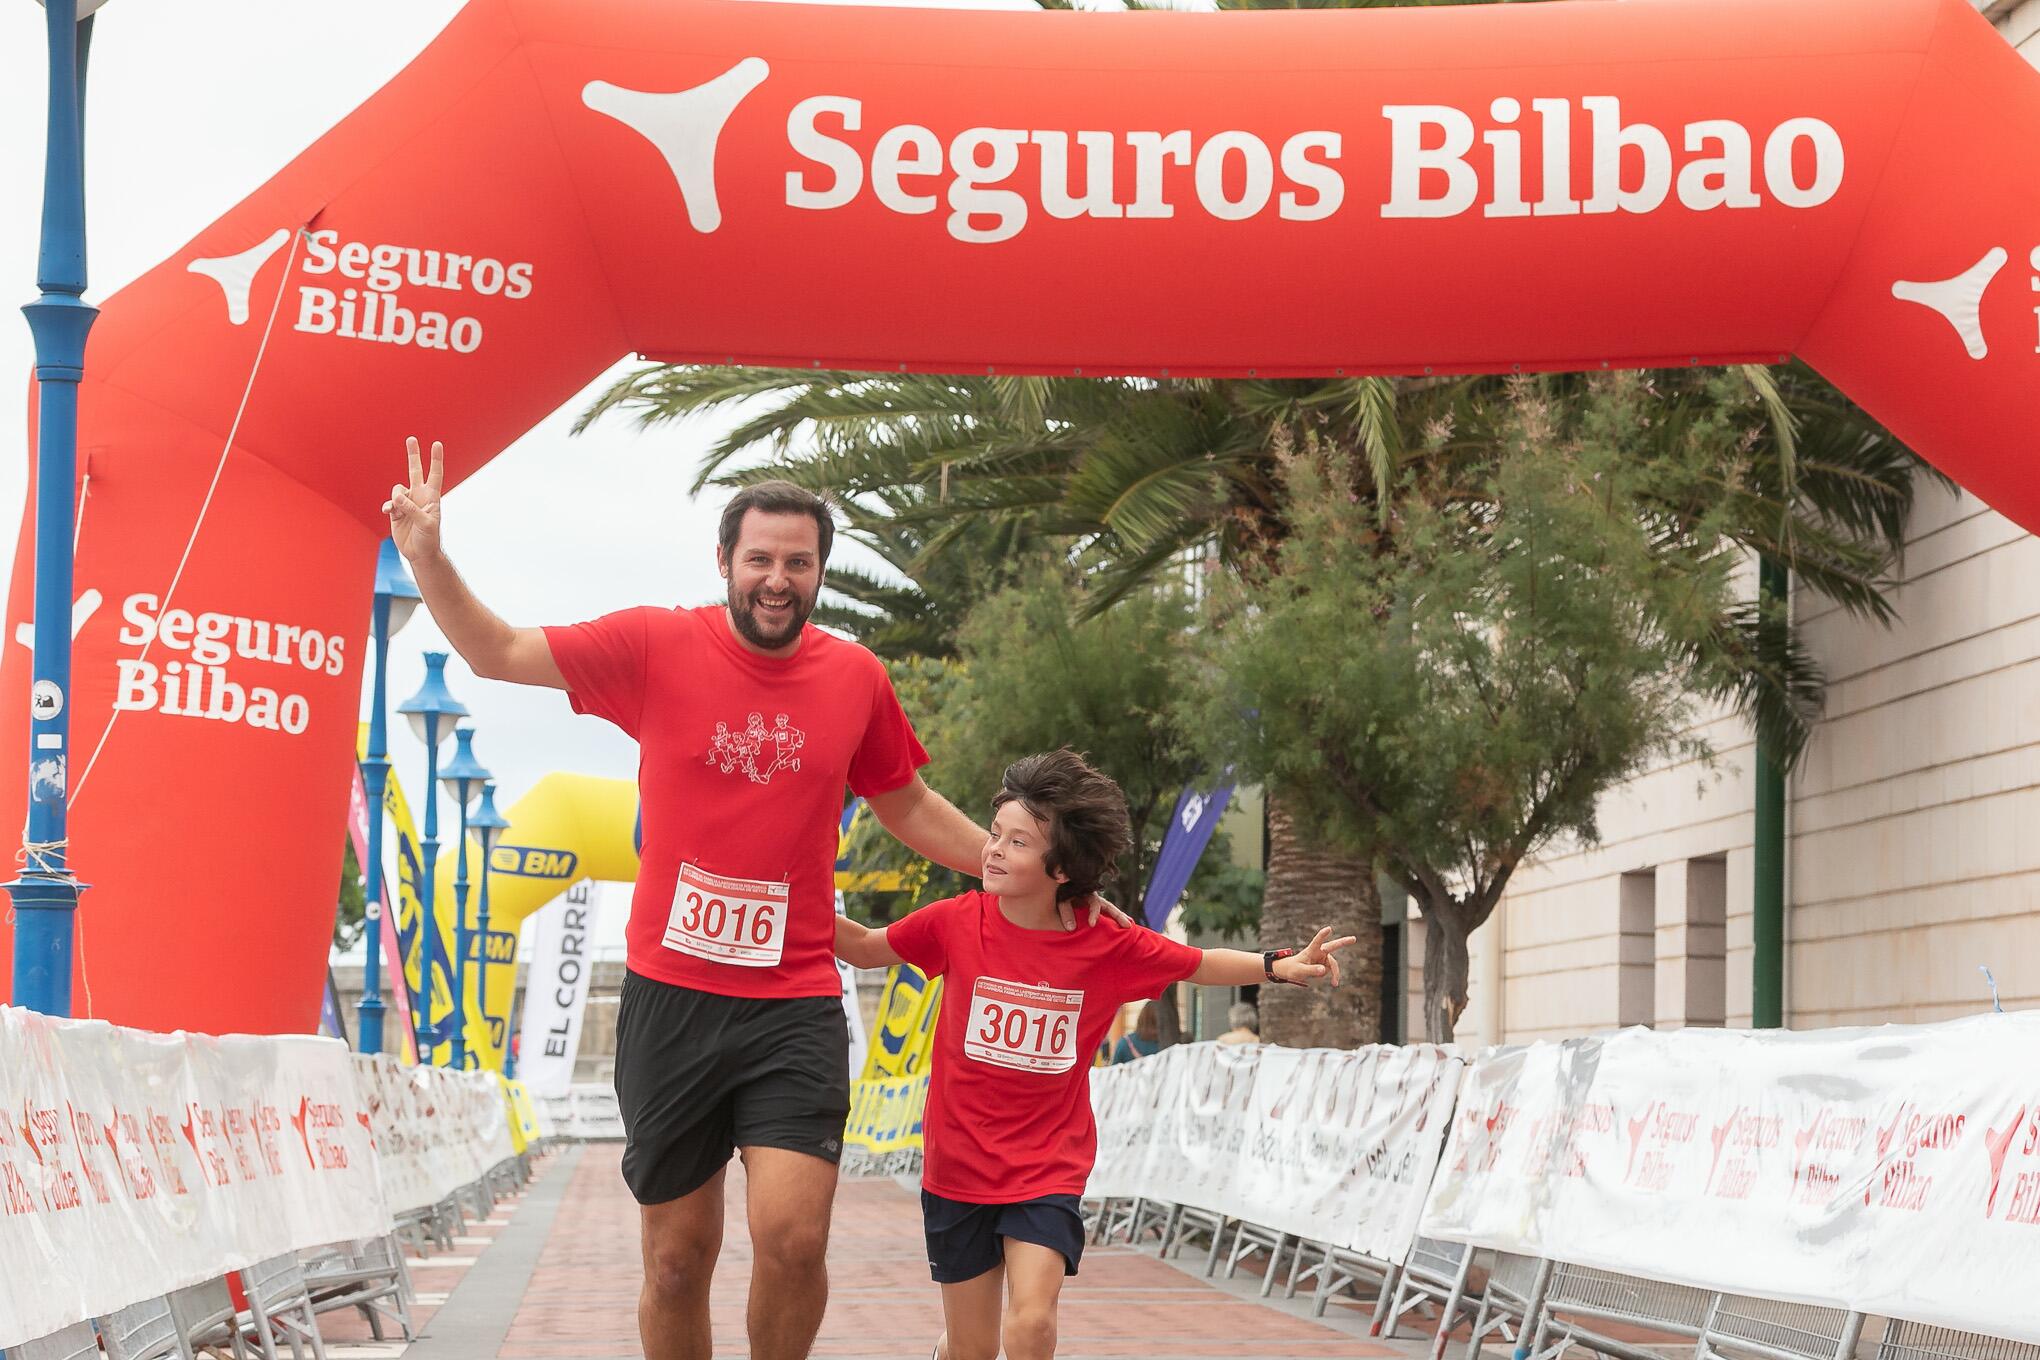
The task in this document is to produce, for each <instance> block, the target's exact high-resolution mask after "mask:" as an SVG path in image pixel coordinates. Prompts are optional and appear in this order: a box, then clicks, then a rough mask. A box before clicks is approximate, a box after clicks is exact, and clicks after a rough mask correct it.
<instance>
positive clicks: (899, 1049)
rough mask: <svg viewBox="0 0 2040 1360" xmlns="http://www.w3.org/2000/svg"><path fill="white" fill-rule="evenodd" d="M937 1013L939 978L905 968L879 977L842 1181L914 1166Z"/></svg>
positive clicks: (846, 1136)
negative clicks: (881, 985)
mask: <svg viewBox="0 0 2040 1360" xmlns="http://www.w3.org/2000/svg"><path fill="white" fill-rule="evenodd" d="M941 1010H942V979H941V978H929V977H927V976H925V975H924V974H923V973H922V972H921V971H920V970H919V969H918V968H914V967H912V966H910V965H908V964H895V965H894V966H893V968H892V970H891V971H890V972H888V973H887V974H886V979H885V990H884V992H882V993H881V994H880V996H879V1002H878V1023H877V1025H876V1026H874V1029H873V1033H872V1038H871V1047H870V1052H869V1055H868V1056H867V1057H866V1058H865V1060H864V1073H863V1075H862V1076H860V1077H859V1078H858V1079H857V1080H856V1081H853V1082H851V1083H850V1118H849V1121H848V1122H847V1124H846V1125H845V1126H844V1129H843V1145H844V1157H843V1169H844V1173H845V1174H847V1175H857V1174H867V1175H870V1174H876V1175H897V1174H899V1173H901V1172H904V1171H911V1170H913V1169H915V1168H916V1167H918V1166H919V1165H920V1161H921V1115H922V1111H923V1110H924V1109H925V1108H926V1106H927V1103H928V1060H929V1057H930V1055H931V1054H933V1052H934V1050H935V1019H936V1017H937V1016H938V1015H940V1014H941Z"/></svg>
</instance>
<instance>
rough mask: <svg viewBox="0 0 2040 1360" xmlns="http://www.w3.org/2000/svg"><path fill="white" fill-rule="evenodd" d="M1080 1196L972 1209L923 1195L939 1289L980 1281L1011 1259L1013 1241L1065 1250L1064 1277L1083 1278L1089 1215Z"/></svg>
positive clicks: (931, 1266) (1048, 1197)
mask: <svg viewBox="0 0 2040 1360" xmlns="http://www.w3.org/2000/svg"><path fill="white" fill-rule="evenodd" d="M1077 1205H1078V1200H1077V1196H1075V1195H1043V1196H1041V1197H1040V1198H1038V1199H1023V1200H1021V1201H1020V1202H1019V1203H1018V1204H967V1203H965V1202H964V1201H962V1200H958V1199H944V1198H942V1196H940V1195H934V1194H930V1193H929V1192H928V1191H926V1190H923V1191H922V1192H921V1223H922V1225H923V1227H924V1228H925V1229H926V1231H927V1234H928V1273H929V1274H930V1275H932V1276H934V1278H935V1283H937V1284H962V1283H963V1282H964V1281H965V1280H975V1279H976V1278H977V1277H978V1276H980V1275H982V1274H984V1273H985V1272H986V1271H988V1270H990V1269H991V1268H992V1267H994V1266H996V1265H998V1264H999V1263H1000V1262H1001V1261H1004V1260H1005V1259H1006V1243H1005V1241H1004V1240H1003V1239H1005V1238H1008V1237H1010V1238H1013V1239H1014V1240H1015V1241H1019V1242H1032V1243H1033V1244H1034V1245H1035V1246H1037V1247H1047V1248H1048V1249H1049V1250H1050V1251H1059V1252H1061V1253H1062V1258H1063V1274H1065V1275H1074V1274H1076V1273H1077V1262H1078V1261H1079V1260H1081V1259H1082V1257H1083V1255H1084V1215H1083V1211H1082V1210H1081V1209H1079V1208H1078V1207H1077Z"/></svg>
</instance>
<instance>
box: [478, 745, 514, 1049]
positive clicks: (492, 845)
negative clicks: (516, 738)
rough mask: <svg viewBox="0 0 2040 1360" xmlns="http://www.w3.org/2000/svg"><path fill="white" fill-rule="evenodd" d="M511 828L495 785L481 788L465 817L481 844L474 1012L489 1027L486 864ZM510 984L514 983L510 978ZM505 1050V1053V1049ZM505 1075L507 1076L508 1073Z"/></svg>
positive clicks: (491, 1039) (505, 1025)
mask: <svg viewBox="0 0 2040 1360" xmlns="http://www.w3.org/2000/svg"><path fill="white" fill-rule="evenodd" d="M509 829H510V819H509V818H508V817H505V816H504V815H503V814H502V813H500V812H498V811H496V786H495V785H494V784H484V785H482V801H481V802H479V803H477V804H476V805H475V811H474V815H473V816H471V817H469V818H468V830H470V831H472V832H474V833H475V839H476V840H477V841H480V842H481V845H482V909H481V911H480V912H479V913H478V914H477V915H476V917H475V935H476V937H477V938H479V939H480V940H481V942H482V951H481V959H480V961H479V963H478V965H477V966H478V967H479V968H480V969H481V972H482V975H481V980H480V981H479V982H477V983H476V984H475V994H476V995H477V996H479V997H480V998H481V1000H480V1004H478V1005H477V1006H476V1009H477V1010H479V1011H480V1012H481V1013H482V1025H483V1027H484V1028H487V1027H488V1025H489V963H490V959H489V869H490V864H489V861H490V860H492V859H494V858H495V857H496V846H497V844H498V843H500V842H501V841H502V839H503V833H504V832H505V831H507V830H509ZM512 981H513V982H514V981H515V978H514V976H513V979H512ZM509 1027H510V1023H509V1012H508V1010H507V1009H506V1010H505V1012H504V1019H503V1028H504V1030H505V1031H506V1032H507V1031H508V1029H509ZM495 1041H496V1036H495V1031H494V1030H490V1031H489V1042H490V1043H492V1044H493V1043H494V1042H495ZM506 1051H507V1050H506ZM504 1075H506V1076H507V1075H509V1074H508V1073H507V1072H506V1073H505V1074H504Z"/></svg>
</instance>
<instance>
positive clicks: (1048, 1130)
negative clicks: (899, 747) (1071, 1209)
mask: <svg viewBox="0 0 2040 1360" xmlns="http://www.w3.org/2000/svg"><path fill="white" fill-rule="evenodd" d="M1078 917H1079V920H1078V925H1077V928H1076V930H1074V931H1063V930H1025V929H1022V928H1021V927H1019V926H1016V925H1014V924H1013V923H1012V922H1011V921H1008V920H1007V919H1006V916H1005V913H1004V912H1002V911H1001V910H1000V909H999V899H998V898H996V897H994V896H993V895H992V894H990V893H986V892H969V893H965V894H964V895H963V896H961V897H952V898H950V899H949V900H947V901H944V902H931V903H929V904H928V905H927V906H925V907H922V908H921V909H920V910H919V911H915V912H912V913H910V914H909V915H907V916H906V917H905V918H904V919H903V920H899V921H895V922H893V923H892V925H890V926H888V927H886V943H888V944H889V945H891V946H892V949H893V952H894V953H896V954H898V955H899V956H900V957H901V958H903V959H905V960H906V961H907V962H908V963H911V964H913V965H914V966H915V967H916V968H919V969H920V970H921V971H922V972H924V973H926V974H928V975H929V976H930V977H934V976H936V975H938V974H939V975H941V976H942V977H943V978H944V982H943V985H942V1013H941V1016H940V1018H939V1019H938V1021H937V1022H936V1026H935V1061H934V1067H933V1071H932V1073H931V1074H930V1076H929V1079H928V1108H927V1114H926V1115H925V1117H924V1119H923V1122H922V1136H923V1139H924V1142H925V1150H924V1155H923V1166H922V1171H921V1184H922V1186H923V1187H925V1188H926V1189H927V1190H929V1191H930V1192H932V1193H934V1194H937V1195H940V1196H942V1197H943V1198H944V1199H956V1200H964V1201H966V1202H968V1203H972V1204H1015V1203H1018V1202H1019V1201H1021V1200H1027V1199H1036V1198H1038V1197H1040V1196H1042V1195H1081V1194H1082V1193H1083V1192H1084V1182H1085V1181H1086V1180H1087V1179H1088V1178H1089V1177H1090V1174H1091V1164H1092V1163H1093V1162H1095V1161H1096V1160H1097V1158H1098V1129H1097V1125H1096V1124H1095V1123H1093V1122H1092V1118H1091V1055H1092V1054H1093V1053H1095V1052H1097V1050H1098V1045H1099V1043H1100V1042H1101V1041H1102V1040H1103V1039H1104V1037H1105V1031H1106V1030H1108V1029H1110V1028H1111V1026H1112V1017H1113V1016H1114V1015H1115V1014H1117V1013H1118V1011H1119V1008H1120V1007H1121V1006H1123V1005H1125V1004H1126V1003H1127V1002H1129V1001H1135V1000H1139V999H1141V998H1143V997H1153V996H1157V995H1159V994H1160V993H1161V991H1162V990H1163V989H1164V988H1165V987H1167V986H1168V985H1169V984H1170V983H1173V982H1180V981H1182V980H1183V979H1184V978H1186V977H1189V976H1190V975H1191V974H1192V973H1194V972H1196V971H1197V966H1198V965H1199V964H1200V963H1202V962H1203V960H1204V953H1203V951H1202V950H1198V949H1192V948H1190V947H1189V946H1188V945H1181V944H1178V943H1176V942H1175V941H1174V940H1172V939H1170V938H1169V937H1168V936H1166V935H1160V934H1157V933H1156V932H1154V931H1152V930H1144V929H1138V928H1136V929H1132V930H1126V929H1120V928H1116V927H1113V926H1110V925H1096V926H1094V925H1092V924H1090V923H1089V921H1088V918H1087V914H1086V913H1084V912H1079V913H1078Z"/></svg>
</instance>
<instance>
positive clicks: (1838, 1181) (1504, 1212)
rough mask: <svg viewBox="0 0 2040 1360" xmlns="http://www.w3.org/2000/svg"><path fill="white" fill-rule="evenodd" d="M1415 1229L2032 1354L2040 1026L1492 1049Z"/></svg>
mask: <svg viewBox="0 0 2040 1360" xmlns="http://www.w3.org/2000/svg"><path fill="white" fill-rule="evenodd" d="M1423 1232H1424V1235H1425V1236H1427V1237H1439V1238H1444V1239H1447V1240H1450V1241H1458V1242H1471V1243H1475V1244H1477V1245H1480V1246H1487V1247H1495V1248H1499V1249H1501V1250H1504V1251H1512V1252H1522V1253H1525V1254H1530V1255H1539V1256H1551V1257H1555V1258H1557V1259H1559V1260H1562V1261H1570V1262H1575V1263H1577V1264H1581V1265H1589V1266H1598V1267H1602V1268H1605V1269H1609V1270H1619V1271H1622V1272H1624V1273H1626V1274H1632V1275H1643V1276H1647V1277H1649V1278H1652V1279H1658V1280H1667V1281H1673V1282H1677V1283H1683V1284H1690V1285H1696V1286H1699V1287H1701V1288H1705V1289H1720V1290H1727V1291H1730V1292H1734V1293H1747V1294H1755V1295H1759V1296H1762V1297H1769V1298H1776V1299H1783V1300H1787V1301H1791V1302H1800V1303H1810V1304H1821V1305H1826V1306H1830V1307H1841V1308H1854V1309H1857V1310H1859V1311H1862V1312H1865V1313H1870V1314H1875V1315H1880V1316H1886V1317H1900V1318H1906V1319H1910V1320H1913V1321H1917V1322H1923V1323H1930V1324H1940V1325H1945V1326H1950V1327H1959V1328H1962V1329H1964V1330H1967V1331H1975V1332H1982V1333H1985V1334H1987V1335H1992V1336H2000V1337H2007V1338H2011V1339H2015V1340H2020V1341H2030V1342H2040V1306H2036V1304H2035V1303H2034V1280H2035V1278H2036V1263H2040V1012H2025V1013H2020V1014H2011V1015H1980V1016H1974V1017H1970V1018H1968V1019H1963V1020H1956V1021H1950V1022H1947V1023H1943V1024H1935V1025H1903V1026H1902V1025H1886V1026H1881V1027H1878V1028H1865V1029H1832V1030H1814V1031H1807V1032H1803V1033H1787V1032H1781V1031H1768V1032H1764V1033H1761V1034H1754V1033H1749V1032H1746V1031H1744V1032H1739V1031H1724V1030H1695V1029H1688V1030H1681V1031H1678V1032H1676V1033H1669V1034H1658V1033H1652V1032H1651V1031H1648V1030H1625V1031H1623V1032H1621V1033H1619V1034H1615V1035H1611V1036H1609V1037H1607V1038H1599V1039H1582V1040H1573V1041H1568V1042H1566V1043H1561V1044H1537V1045H1534V1046H1532V1047H1529V1048H1524V1049H1504V1050H1499V1051H1496V1052H1493V1053H1490V1054H1488V1055H1486V1056H1483V1057H1482V1058H1481V1060H1480V1061H1479V1062H1477V1063H1475V1064H1474V1065H1473V1067H1472V1069H1471V1070H1470V1071H1469V1072H1468V1073H1467V1076H1466V1079H1465V1084H1464V1087H1463V1090H1462V1092H1461V1095H1460V1099H1459V1112H1458V1114H1457V1116H1456V1117H1455V1118H1454V1119H1453V1121H1452V1136H1451V1140H1450V1142H1449V1144H1448V1146H1447V1147H1446V1149H1445V1155H1444V1159H1443V1161H1442V1163H1441V1166H1440V1170H1439V1173H1438V1177H1437V1182H1436V1184H1435V1185H1434V1187H1433V1188H1432V1192H1431V1196H1430V1200H1429V1203H1428V1204H1427V1205H1426V1208H1425V1211H1424V1220H1423Z"/></svg>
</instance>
